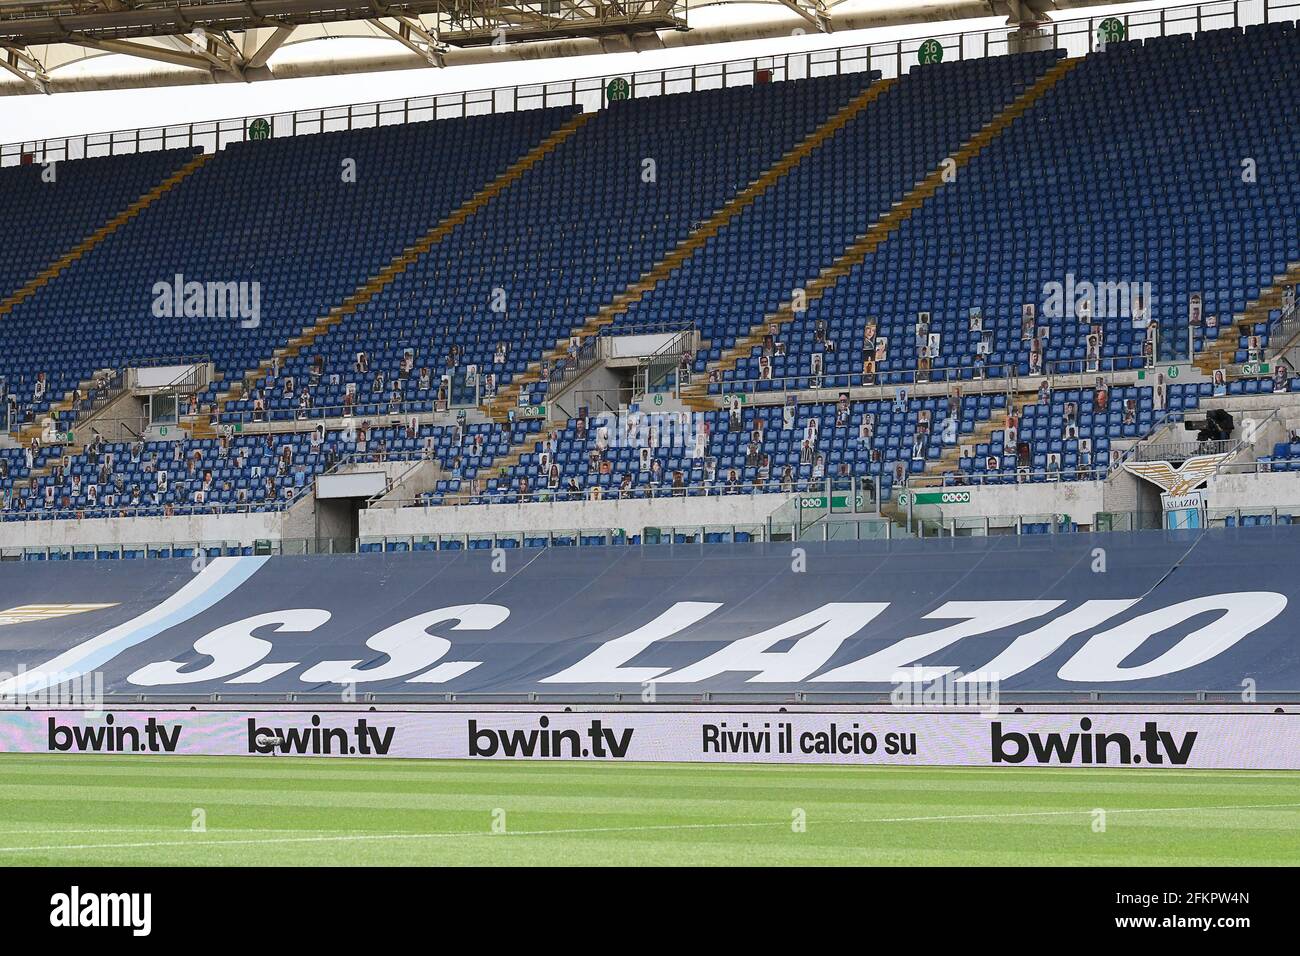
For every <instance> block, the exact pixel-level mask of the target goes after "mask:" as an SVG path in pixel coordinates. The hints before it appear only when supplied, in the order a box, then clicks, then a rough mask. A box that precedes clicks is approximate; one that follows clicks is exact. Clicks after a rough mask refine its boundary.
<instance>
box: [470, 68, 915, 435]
mask: <svg viewBox="0 0 1300 956" xmlns="http://www.w3.org/2000/svg"><path fill="white" fill-rule="evenodd" d="M897 82H898V81H897V80H881V81H878V82H876V83H873V84H871V86H870V87H868V88H867V89H865V90H863V91H862V92H861V93H859V94H858V95H857V96H855V97H853V99H851V100H849V102H848V103H846V104H845V105H844V106H842V107H841V108H840V109H839V110H837V111H836V112H835V113H834V114H833V115H832V116H831V117H830V118H829V119H828V120H827V121H826V122H825V123H823V124H822V125H821V126H819V127H818V128H817V129H815V130H813V132H811V133H809V134H808V136H806V137H805V138H804V139H803V140H802V141H801V142H800V143H799V144H798V145H796V146H795V147H793V148H792V149H791V150H790V151H789V152H787V153H786V154H785V155H784V156H782V157H781V158H780V159H779V160H777V161H776V163H774V164H773V165H772V166H771V167H769V168H768V169H767V170H766V171H765V172H764V173H763V174H762V175H761V176H759V177H758V179H756V180H754V181H753V182H752V183H750V184H749V185H748V186H746V187H745V188H744V189H742V190H741V191H740V192H739V193H737V194H736V195H735V196H733V197H732V198H731V199H730V200H728V201H727V203H726V204H724V205H723V206H722V207H721V208H720V209H717V210H715V211H714V213H713V214H712V215H711V216H709V218H708V219H706V220H705V221H704V222H702V223H701V224H700V225H699V226H698V227H697V228H696V229H695V230H694V231H692V232H691V234H690V235H688V236H687V237H686V238H685V239H683V240H682V241H681V242H680V243H678V244H677V245H676V246H675V247H674V248H673V249H672V250H671V251H669V252H668V254H667V255H665V256H664V257H663V258H662V259H660V260H659V261H658V262H657V263H655V265H654V266H653V267H652V268H651V269H650V270H649V271H648V272H646V273H643V274H642V276H641V277H640V278H639V279H637V280H636V281H635V282H633V283H632V284H631V285H629V286H628V287H627V288H626V289H624V290H623V291H622V292H620V293H618V295H616V296H615V297H614V298H613V299H611V300H610V301H609V302H607V303H606V304H605V305H603V306H601V307H600V309H599V310H598V311H597V312H596V313H595V315H591V316H588V317H587V319H586V320H585V321H584V322H583V323H582V324H581V325H580V326H578V327H577V328H575V329H574V330H573V331H572V332H571V333H569V335H566V336H564V337H563V338H562V339H559V340H558V341H557V342H556V343H555V348H553V349H551V350H550V351H549V352H547V353H546V354H544V355H543V356H542V358H541V359H540V360H538V361H536V362H533V363H532V364H531V365H529V366H528V368H527V369H526V370H525V371H524V372H522V373H520V374H519V375H518V376H516V377H515V378H514V379H513V380H512V381H511V382H510V384H509V385H508V386H506V387H505V388H503V389H502V390H501V391H500V392H499V393H498V394H497V396H496V398H494V399H493V400H492V401H491V402H489V403H487V405H486V406H485V408H486V410H487V413H488V414H489V415H490V416H491V417H492V418H494V419H496V420H497V421H504V420H505V418H506V416H507V413H508V412H509V410H510V409H511V408H513V407H514V406H515V405H517V404H518V402H519V393H520V391H521V390H522V389H523V387H524V386H525V385H532V384H534V383H536V382H540V381H541V378H542V372H541V370H542V366H543V364H544V363H545V362H548V361H555V360H557V359H560V358H562V357H564V356H565V355H566V354H567V351H568V347H569V339H570V338H571V337H572V336H574V335H576V336H578V337H579V338H586V337H588V336H591V335H595V334H597V333H598V332H599V331H600V330H601V329H603V328H604V327H605V326H607V325H610V324H612V323H613V322H614V320H615V319H616V318H617V317H618V316H619V315H622V314H623V313H624V312H626V311H627V310H628V308H629V307H630V306H631V305H632V304H633V303H635V302H639V301H641V299H643V298H644V297H645V295H646V294H647V293H648V292H650V291H651V290H652V289H654V288H655V287H656V286H657V285H659V283H661V282H663V281H665V280H666V279H668V278H669V277H670V276H671V275H672V274H673V273H674V272H676V271H677V270H678V269H679V268H681V266H682V265H683V264H685V263H686V261H687V260H689V259H690V258H691V257H692V256H694V255H695V253H697V252H698V251H699V250H700V249H702V248H703V247H704V245H705V243H707V242H708V241H709V239H711V238H712V237H713V236H715V235H717V233H718V232H719V231H720V230H721V229H722V228H723V227H724V226H726V225H727V224H728V223H729V222H731V220H732V219H734V218H735V217H736V216H738V215H739V214H740V213H741V212H743V211H744V210H745V209H747V208H748V207H749V206H751V205H753V203H754V201H755V200H756V199H758V197H760V196H762V195H763V193H765V192H767V191H768V190H769V189H771V188H772V186H773V185H774V184H776V183H777V182H778V181H779V180H780V179H781V178H782V177H784V176H785V175H786V174H787V173H789V172H790V171H791V170H792V169H794V167H795V166H797V165H799V163H801V162H802V161H803V160H804V159H805V158H806V157H807V156H808V155H809V154H811V153H812V152H813V151H814V150H815V149H817V148H818V147H819V146H821V145H822V144H823V143H825V142H826V140H828V139H830V137H832V136H834V135H835V134H836V133H838V132H839V131H840V130H842V129H843V128H844V127H845V126H846V125H847V124H848V123H849V121H850V120H852V119H853V118H854V117H855V116H857V115H858V114H859V113H861V112H862V111H863V110H864V109H866V108H867V106H869V105H870V104H871V103H873V102H874V101H876V100H877V99H879V98H880V97H881V96H883V95H884V94H885V93H886V92H887V91H889V90H890V89H892V88H893V86H894V85H895V84H896V83H897Z"/></svg>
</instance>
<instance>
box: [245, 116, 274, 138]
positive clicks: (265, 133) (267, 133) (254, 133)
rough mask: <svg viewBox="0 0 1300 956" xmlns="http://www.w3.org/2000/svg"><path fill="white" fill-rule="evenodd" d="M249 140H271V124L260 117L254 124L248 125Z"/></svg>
mask: <svg viewBox="0 0 1300 956" xmlns="http://www.w3.org/2000/svg"><path fill="white" fill-rule="evenodd" d="M248 138H249V139H270V138H271V124H270V123H269V122H267V121H266V120H265V119H263V118H262V117H260V116H259V117H258V118H257V119H255V120H253V122H251V123H249V124H248Z"/></svg>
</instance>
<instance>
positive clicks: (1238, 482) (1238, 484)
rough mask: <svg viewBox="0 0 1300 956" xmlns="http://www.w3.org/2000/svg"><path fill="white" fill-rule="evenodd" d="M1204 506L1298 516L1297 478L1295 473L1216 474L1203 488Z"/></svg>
mask: <svg viewBox="0 0 1300 956" xmlns="http://www.w3.org/2000/svg"><path fill="white" fill-rule="evenodd" d="M1205 500H1206V505H1207V507H1209V508H1210V509H1214V508H1241V509H1243V510H1252V509H1253V510H1255V511H1258V512H1260V513H1263V512H1265V511H1269V510H1271V509H1273V508H1277V509H1278V510H1279V511H1281V510H1290V511H1291V513H1292V514H1300V476H1297V475H1296V473H1295V472H1268V473H1266V474H1258V475H1257V474H1243V475H1219V476H1217V477H1215V478H1211V479H1210V480H1209V481H1208V482H1207V483H1206V486H1205Z"/></svg>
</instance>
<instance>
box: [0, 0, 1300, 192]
mask: <svg viewBox="0 0 1300 956" xmlns="http://www.w3.org/2000/svg"><path fill="white" fill-rule="evenodd" d="M1298 16H1300V3H1295V2H1286V0H1222V2H1218V3H1201V4H1195V5H1189V6H1182V7H1168V8H1165V9H1160V10H1141V11H1134V12H1131V13H1123V14H1119V15H1117V16H1115V17H1114V18H1115V19H1118V20H1120V21H1121V22H1123V23H1124V25H1125V30H1126V35H1127V38H1128V39H1130V40H1143V39H1148V38H1151V37H1158V36H1169V35H1174V34H1190V33H1200V32H1202V31H1205V30H1217V29H1222V28H1225V27H1245V26H1251V25H1253V24H1260V23H1269V22H1276V21H1279V20H1295V19H1297V17H1298ZM1105 19H1110V17H1098V16H1093V17H1085V18H1077V19H1065V20H1057V21H1053V22H1051V23H1046V24H1043V26H1042V28H1041V31H1040V34H1039V39H1038V40H1037V42H1038V43H1040V44H1041V45H1042V46H1050V47H1052V48H1055V49H1061V50H1065V52H1066V53H1067V54H1068V55H1070V56H1083V55H1085V54H1087V53H1090V52H1092V51H1094V50H1096V49H1097V48H1098V46H1099V44H1100V40H1099V38H1098V28H1099V26H1100V24H1101V22H1102V21H1103V20H1105ZM1017 36H1018V31H1017V30H1015V29H1008V28H1002V29H997V30H980V31H967V32H961V33H951V34H945V35H942V36H934V37H929V38H925V37H912V38H909V39H905V40H893V41H889V42H884V43H871V44H865V45H856V46H845V47H836V48H831V49H824V50H814V51H810V52H806V53H789V54H783V55H780V56H767V57H753V58H747V59H740V60H728V61H725V62H717V63H705V64H695V65H691V66H682V67H674V68H669V69H662V70H644V71H639V72H633V73H631V74H627V75H622V74H610V75H602V76H593V77H584V78H582V79H572V80H560V81H556V82H551V83H534V84H525V85H519V86H506V87H498V88H494V89H484V90H469V91H462V92H458V93H441V94H435V95H431V96H420V97H411V98H408V99H401V100H384V101H381V102H372V103H356V104H351V105H344V106H331V107H324V108H321V109H309V110H296V111H293V112H286V113H273V114H263V115H260V116H241V117H232V118H229V119H221V120H206V121H202V122H195V123H177V124H173V125H169V126H154V127H144V128H140V129H132V130H118V131H115V132H104V133H87V134H84V135H80V136H70V137H63V138H55V139H43V140H33V141H25V142H17V143H8V144H4V145H0V166H14V165H18V164H19V163H21V162H24V161H25V158H26V157H30V160H26V161H31V162H50V161H54V160H69V159H82V158H85V157H91V156H110V155H118V154H129V153H139V152H149V151H153V150H160V149H180V148H186V147H189V148H193V147H200V148H202V149H203V150H205V151H206V152H216V151H218V150H221V149H224V148H225V147H227V146H229V145H230V144H231V143H239V142H244V141H245V140H247V139H248V138H249V132H248V130H249V124H250V123H252V122H253V120H255V119H256V120H266V121H267V122H269V124H270V129H271V136H273V137H283V136H301V135H305V134H311V133H321V132H333V131H338V130H350V129H368V128H372V127H376V126H390V125H396V124H401V123H417V122H426V121H429V120H440V119H453V118H456V117H462V116H476V115H483V114H489V113H511V112H516V111H518V110H527V109H540V108H544V107H553V106H579V107H581V108H582V109H584V110H596V109H601V108H603V107H604V106H605V105H606V99H605V95H606V87H607V85H608V82H609V80H611V79H613V78H614V77H615V76H616V75H619V76H623V78H624V79H626V80H627V81H628V83H629V85H630V87H631V95H632V97H633V98H636V97H646V96H663V95H667V94H672V93H686V92H692V91H696V90H707V89H719V88H722V87H731V86H750V85H752V84H754V83H756V82H759V78H758V73H759V72H760V71H767V77H768V78H769V79H770V80H771V81H773V82H780V81H784V80H797V79H804V78H807V77H815V76H832V75H836V74H840V73H861V72H866V71H871V70H879V71H880V72H881V74H882V75H883V76H884V77H886V78H888V77H894V76H902V75H904V74H906V73H907V72H908V71H909V70H911V69H912V67H914V66H917V65H918V64H919V63H920V52H919V51H920V49H921V45H922V44H923V43H926V42H927V40H934V41H937V42H938V43H939V44H940V45H941V46H942V48H943V51H944V53H943V59H944V60H954V59H956V60H970V59H981V58H984V57H990V56H1002V55H1005V54H1007V53H1012V52H1018V47H1019V45H1020V41H1018V40H1017Z"/></svg>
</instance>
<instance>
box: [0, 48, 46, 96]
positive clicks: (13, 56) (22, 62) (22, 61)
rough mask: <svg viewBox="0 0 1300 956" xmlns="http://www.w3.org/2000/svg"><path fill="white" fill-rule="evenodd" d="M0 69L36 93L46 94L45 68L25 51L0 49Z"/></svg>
mask: <svg viewBox="0 0 1300 956" xmlns="http://www.w3.org/2000/svg"><path fill="white" fill-rule="evenodd" d="M0 68H3V69H4V70H7V71H8V72H10V73H12V74H13V75H14V76H16V77H18V78H19V79H20V80H22V81H23V82H24V83H26V84H27V85H28V86H30V87H31V88H32V89H34V90H36V92H38V93H48V92H49V91H50V90H49V87H48V86H46V85H45V84H46V81H47V80H48V79H49V76H48V74H46V72H45V67H43V66H41V61H40V60H38V59H36V57H34V56H32V55H31V54H30V53H29V52H27V51H26V50H19V49H17V48H16V47H0Z"/></svg>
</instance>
